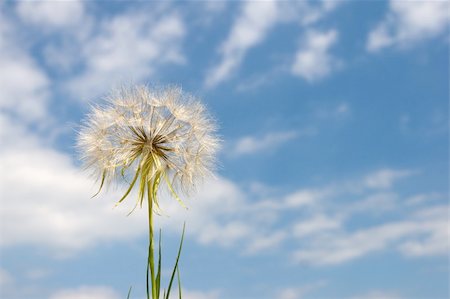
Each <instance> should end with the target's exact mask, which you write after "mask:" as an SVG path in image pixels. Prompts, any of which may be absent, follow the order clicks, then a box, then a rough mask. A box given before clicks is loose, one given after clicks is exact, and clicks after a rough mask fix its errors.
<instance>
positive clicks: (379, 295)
mask: <svg viewBox="0 0 450 299" xmlns="http://www.w3.org/2000/svg"><path fill="white" fill-rule="evenodd" d="M401 298H403V297H401V296H399V295H398V294H396V293H393V292H386V291H370V292H369V293H366V294H363V295H358V296H354V297H351V299H401Z"/></svg>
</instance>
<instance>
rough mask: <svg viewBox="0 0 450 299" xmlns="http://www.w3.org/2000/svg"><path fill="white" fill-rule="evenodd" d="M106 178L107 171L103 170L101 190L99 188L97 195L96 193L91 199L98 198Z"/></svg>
mask: <svg viewBox="0 0 450 299" xmlns="http://www.w3.org/2000/svg"><path fill="white" fill-rule="evenodd" d="M105 178H106V170H103V173H102V182H101V183H100V188H98V191H97V193H95V194H94V195H92V197H91V198H94V197H96V196H97V195H98V194H99V193H100V191H101V190H102V187H103V184H104V183H105Z"/></svg>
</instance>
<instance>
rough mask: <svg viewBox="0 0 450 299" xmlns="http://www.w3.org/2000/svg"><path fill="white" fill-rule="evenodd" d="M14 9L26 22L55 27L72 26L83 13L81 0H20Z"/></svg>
mask: <svg viewBox="0 0 450 299" xmlns="http://www.w3.org/2000/svg"><path fill="white" fill-rule="evenodd" d="M16 10H17V14H18V15H19V17H20V18H21V19H22V20H23V21H24V22H26V23H29V24H32V25H38V26H44V27H55V28H63V27H68V26H74V25H76V24H78V23H79V21H80V20H81V19H82V18H83V15H84V5H83V2H82V1H21V2H18V3H17V7H16Z"/></svg>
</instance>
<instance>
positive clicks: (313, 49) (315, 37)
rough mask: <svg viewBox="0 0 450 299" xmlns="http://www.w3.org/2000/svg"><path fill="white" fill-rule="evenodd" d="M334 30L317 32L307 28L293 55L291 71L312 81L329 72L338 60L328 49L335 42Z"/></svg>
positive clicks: (335, 34)
mask: <svg viewBox="0 0 450 299" xmlns="http://www.w3.org/2000/svg"><path fill="white" fill-rule="evenodd" d="M337 39H338V33H337V31H336V30H329V31H326V32H319V31H315V30H309V31H308V32H306V35H305V38H304V40H303V42H302V43H301V46H300V48H299V49H298V51H297V54H296V56H295V60H294V63H293V65H292V69H291V71H292V73H293V74H294V75H296V76H300V77H303V78H304V79H306V80H307V81H310V82H313V81H316V80H319V79H322V78H323V77H325V76H327V75H328V74H330V73H331V72H332V71H334V70H335V69H336V68H337V67H338V66H339V65H340V62H339V60H337V59H336V58H335V57H333V56H332V55H331V54H330V53H329V51H330V48H331V47H332V46H333V45H334V44H335V43H336V42H337Z"/></svg>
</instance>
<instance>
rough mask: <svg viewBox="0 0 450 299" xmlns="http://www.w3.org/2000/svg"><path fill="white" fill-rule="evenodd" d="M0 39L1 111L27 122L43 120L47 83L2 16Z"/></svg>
mask: <svg viewBox="0 0 450 299" xmlns="http://www.w3.org/2000/svg"><path fill="white" fill-rule="evenodd" d="M0 36H1V39H0V69H1V72H0V108H1V109H4V110H6V111H8V112H9V113H12V114H13V115H14V116H18V117H20V118H21V119H23V120H25V121H27V122H32V121H37V120H39V121H42V120H44V119H46V117H47V113H46V109H47V104H48V100H49V95H50V92H49V85H50V81H49V79H48V77H47V75H46V74H45V72H44V71H43V70H42V69H40V67H39V66H38V65H37V63H36V62H35V61H34V59H33V58H32V57H31V55H30V54H29V53H28V52H27V50H26V47H25V46H23V45H22V42H21V41H20V39H19V37H18V32H17V30H16V29H15V28H14V27H13V26H12V23H10V22H9V18H8V17H6V16H5V15H3V14H0Z"/></svg>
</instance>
